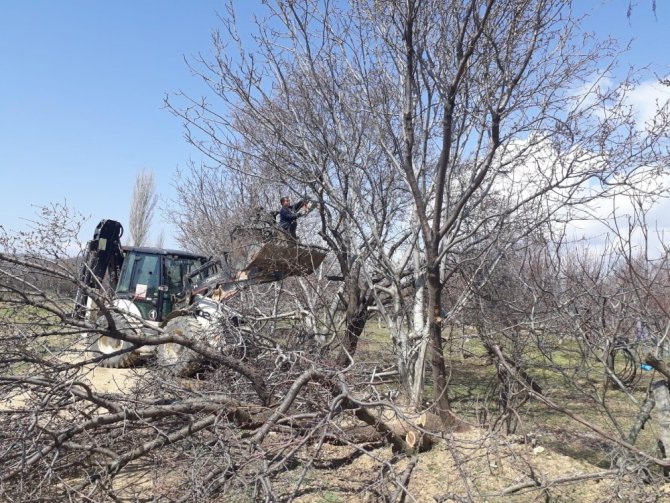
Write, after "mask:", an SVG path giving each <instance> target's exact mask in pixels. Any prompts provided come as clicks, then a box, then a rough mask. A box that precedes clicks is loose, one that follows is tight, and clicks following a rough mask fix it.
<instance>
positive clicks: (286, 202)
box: [279, 197, 291, 207]
mask: <svg viewBox="0 0 670 503" xmlns="http://www.w3.org/2000/svg"><path fill="white" fill-rule="evenodd" d="M279 203H280V204H281V205H282V206H284V207H286V206H291V198H290V197H282V198H281V199H280V200H279Z"/></svg>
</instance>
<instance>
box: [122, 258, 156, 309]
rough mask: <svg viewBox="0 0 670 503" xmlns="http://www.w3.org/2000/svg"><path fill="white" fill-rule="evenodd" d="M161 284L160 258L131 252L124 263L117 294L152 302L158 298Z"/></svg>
mask: <svg viewBox="0 0 670 503" xmlns="http://www.w3.org/2000/svg"><path fill="white" fill-rule="evenodd" d="M160 284H161V281H160V256H158V255H148V254H144V253H136V252H130V253H128V255H127V256H126V258H125V260H124V262H123V270H122V272H121V278H120V279H119V283H118V285H117V287H116V292H117V293H128V294H131V295H132V296H133V297H135V298H138V299H147V300H152V299H154V298H155V297H156V296H157V294H158V287H159V286H160Z"/></svg>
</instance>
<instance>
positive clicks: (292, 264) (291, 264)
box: [228, 226, 327, 281]
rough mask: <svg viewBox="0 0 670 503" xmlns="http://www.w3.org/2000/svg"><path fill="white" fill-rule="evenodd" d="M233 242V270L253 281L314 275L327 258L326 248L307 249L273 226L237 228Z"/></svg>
mask: <svg viewBox="0 0 670 503" xmlns="http://www.w3.org/2000/svg"><path fill="white" fill-rule="evenodd" d="M231 241H232V249H231V251H230V253H229V254H228V263H229V264H230V266H231V269H232V270H234V271H242V272H245V273H247V275H248V277H249V278H252V277H254V278H258V279H260V278H263V277H267V280H268V281H276V280H277V279H282V278H285V277H288V276H307V275H309V274H312V273H313V272H314V271H315V270H316V268H318V267H319V266H320V265H321V262H323V260H324V258H326V254H327V250H326V249H324V248H321V247H318V246H311V245H304V244H302V243H300V242H298V241H296V240H294V239H293V238H292V237H291V236H289V235H288V234H286V233H285V232H283V231H282V230H281V229H277V228H275V227H270V226H249V227H237V228H236V229H234V230H233V232H232V233H231Z"/></svg>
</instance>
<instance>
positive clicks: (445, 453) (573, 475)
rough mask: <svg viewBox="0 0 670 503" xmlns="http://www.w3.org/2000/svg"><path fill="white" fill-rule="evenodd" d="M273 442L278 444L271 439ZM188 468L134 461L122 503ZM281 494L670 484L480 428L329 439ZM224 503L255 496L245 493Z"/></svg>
mask: <svg viewBox="0 0 670 503" xmlns="http://www.w3.org/2000/svg"><path fill="white" fill-rule="evenodd" d="M146 372H148V370H147V369H143V368H135V369H106V368H102V367H93V366H86V367H84V368H83V369H82V371H81V379H82V380H84V381H85V382H87V383H89V384H90V386H91V387H92V388H93V389H94V390H95V391H98V392H102V393H112V394H117V393H119V394H129V393H130V392H131V391H132V388H133V386H134V385H135V384H136V383H137V382H138V381H139V380H140V379H141V378H142V376H143V375H144V374H145V373H146ZM28 398H29V397H26V396H17V397H14V398H13V399H12V400H11V401H9V402H7V403H5V404H4V405H3V408H4V409H5V410H7V409H12V408H18V407H20V406H21V405H22V403H24V401H25V400H26V399H28ZM276 440H277V439H275V441H276ZM267 441H273V440H272V436H271V435H270V436H269V437H268V440H267ZM282 441H285V439H282ZM414 461H415V462H416V464H415V465H414V467H413V469H412V471H411V475H410V477H409V482H408V484H407V485H406V488H405V489H401V488H400V487H399V486H398V484H397V483H394V480H398V479H402V478H403V474H404V473H406V469H407V467H408V465H410V463H413V462H414ZM175 464H176V465H179V462H178V461H176V463H175ZM187 472H188V467H186V466H184V467H180V466H172V467H171V468H170V470H169V474H166V473H161V467H159V466H155V465H149V464H144V463H143V464H132V465H129V466H128V467H126V468H125V469H124V471H123V472H122V473H121V474H119V476H118V477H117V478H116V480H115V483H114V486H115V488H116V489H117V490H120V492H119V493H117V494H118V496H119V497H120V499H119V500H118V501H125V502H138V501H169V499H168V498H167V497H166V496H167V495H168V494H170V493H171V492H172V490H174V489H175V486H177V485H181V484H184V483H187V482H186V481H185V480H180V476H179V475H176V474H185V473H187ZM168 475H169V476H168ZM569 479H574V480H569ZM273 490H274V491H275V493H276V495H277V497H278V501H296V502H302V503H315V502H319V503H337V502H342V503H345V502H347V503H348V502H352V503H356V502H361V503H371V502H378V501H400V499H398V498H399V497H400V496H401V491H403V490H404V491H406V497H405V499H404V501H407V502H411V501H414V502H435V501H444V502H447V501H455V502H461V501H472V502H490V503H493V502H507V501H514V502H517V501H518V502H534V501H551V502H587V503H592V502H593V503H595V502H605V501H612V500H615V501H637V502H647V501H649V502H652V501H670V484H665V485H661V486H658V485H644V484H641V483H640V479H639V478H636V479H632V478H631V479H628V478H621V477H618V476H617V475H616V474H615V473H611V472H610V470H609V469H608V468H603V466H595V465H592V464H590V463H588V462H586V461H583V460H579V459H575V458H571V457H568V456H565V455H562V454H559V453H558V452H555V451H554V450H552V449H551V448H550V447H548V446H547V445H542V443H541V440H538V439H529V438H526V437H521V436H514V435H512V436H504V435H501V434H498V433H491V432H489V431H486V430H483V429H480V428H474V427H473V428H471V429H470V430H469V431H467V432H464V433H454V434H450V435H443V436H442V438H441V439H440V440H439V441H438V442H437V443H436V444H435V445H434V447H433V448H432V449H431V450H429V451H427V452H424V453H421V454H418V455H416V456H414V457H412V456H395V455H394V454H393V453H392V452H391V449H390V448H388V447H384V448H378V449H374V450H371V451H369V452H363V451H362V450H361V449H359V448H357V447H356V446H333V445H328V444H325V445H324V446H323V447H322V448H321V449H320V450H319V451H318V452H311V453H309V457H305V459H304V460H303V463H299V464H298V466H297V467H294V468H292V469H290V470H287V471H285V472H283V473H282V474H281V475H280V476H279V477H277V478H276V479H275V480H274V481H273ZM216 501H220V502H224V501H225V502H228V501H240V502H243V501H253V498H252V497H251V496H249V495H243V494H237V495H226V496H222V497H221V498H219V499H218V500H216Z"/></svg>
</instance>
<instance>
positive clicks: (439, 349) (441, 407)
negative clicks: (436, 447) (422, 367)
mask: <svg viewBox="0 0 670 503" xmlns="http://www.w3.org/2000/svg"><path fill="white" fill-rule="evenodd" d="M433 263H435V262H433ZM427 280H428V281H427V283H428V338H429V350H430V364H431V370H432V375H433V399H434V402H435V408H436V410H435V412H436V413H437V414H438V415H439V416H440V417H441V418H442V421H443V423H444V424H445V426H447V425H451V424H453V423H454V418H453V415H452V414H451V407H450V406H449V397H448V396H447V368H446V364H445V361H444V347H443V344H442V307H441V305H442V283H441V282H440V271H439V267H438V266H436V267H433V268H432V270H429V271H428V275H427Z"/></svg>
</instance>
